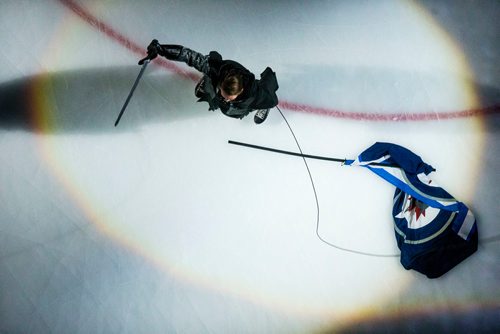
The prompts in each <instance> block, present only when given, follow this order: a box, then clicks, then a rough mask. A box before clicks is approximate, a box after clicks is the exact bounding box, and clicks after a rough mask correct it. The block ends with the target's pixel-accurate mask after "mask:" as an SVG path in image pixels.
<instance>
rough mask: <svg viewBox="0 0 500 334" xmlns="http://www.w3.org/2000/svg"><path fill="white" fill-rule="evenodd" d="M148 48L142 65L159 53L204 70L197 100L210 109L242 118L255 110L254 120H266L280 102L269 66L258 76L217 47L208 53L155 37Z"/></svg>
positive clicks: (256, 121)
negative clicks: (161, 42) (257, 77)
mask: <svg viewBox="0 0 500 334" xmlns="http://www.w3.org/2000/svg"><path fill="white" fill-rule="evenodd" d="M147 52H148V56H147V57H146V58H145V59H143V60H141V61H140V62H139V65H142V64H143V63H144V61H145V60H146V59H154V58H156V57H157V56H158V55H160V56H163V57H165V58H167V59H169V60H173V61H182V62H184V63H186V64H187V65H189V66H191V67H194V68H195V69H197V70H198V71H200V72H201V73H203V77H202V78H201V80H200V81H199V82H198V84H197V85H196V88H195V95H196V97H197V98H198V102H200V101H205V102H207V103H208V105H209V110H217V109H220V110H221V111H222V113H223V114H224V115H226V116H229V117H233V118H239V119H242V118H243V117H245V116H246V115H248V114H249V113H250V112H252V111H256V113H255V115H254V122H255V123H256V124H260V123H262V122H264V121H265V120H266V118H267V115H268V114H269V110H270V109H271V108H273V107H275V106H276V105H277V104H278V97H277V96H276V91H277V90H278V88H279V86H278V81H277V80H276V74H275V73H274V72H273V70H272V69H271V68H269V67H267V68H266V69H265V70H264V72H262V73H261V75H260V80H259V79H255V75H254V74H253V73H251V72H250V71H249V70H247V69H246V68H245V67H244V66H243V65H241V64H239V63H237V62H235V61H233V60H223V59H222V56H221V55H220V54H219V53H218V52H216V51H211V52H210V53H209V54H208V55H206V56H205V55H202V54H201V53H198V52H196V51H194V50H191V49H189V48H186V47H184V46H182V45H175V44H160V43H159V42H158V40H156V39H154V40H153V41H152V42H151V43H150V44H149V46H148V48H147Z"/></svg>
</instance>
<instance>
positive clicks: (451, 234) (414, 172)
mask: <svg viewBox="0 0 500 334" xmlns="http://www.w3.org/2000/svg"><path fill="white" fill-rule="evenodd" d="M346 164H347V165H359V166H363V167H366V168H368V169H369V170H371V171H372V172H374V173H375V174H377V175H378V176H380V177H382V178H383V179H384V180H386V181H388V182H389V183H391V184H393V185H394V186H395V187H396V192H395V194H394V199H393V209H392V215H393V218H394V230H395V235H396V241H397V244H398V247H399V249H400V250H401V264H402V265H403V267H405V268H406V269H414V270H416V271H418V272H420V273H422V274H424V275H426V276H427V277H429V278H436V277H439V276H441V275H443V274H445V273H446V272H448V271H449V270H450V269H451V268H453V267H455V266H456V265H457V264H459V263H460V262H462V261H463V260H464V259H466V258H467V257H468V256H470V255H471V254H473V253H474V252H475V251H476V250H477V245H478V233H477V224H476V220H475V218H474V215H473V214H472V212H471V211H470V210H469V209H468V208H467V206H465V204H463V203H462V202H459V201H457V200H456V199H455V198H454V197H453V196H451V195H450V194H449V193H448V192H446V191H445V190H444V189H443V188H441V187H440V186H438V185H437V184H436V183H435V182H434V181H433V180H432V179H431V178H430V177H429V174H430V173H431V172H433V171H435V169H434V168H433V167H432V166H430V165H428V164H426V163H425V162H424V161H422V159H421V158H420V157H419V156H418V155H416V154H414V153H413V152H411V151H410V150H408V149H406V148H404V147H402V146H399V145H396V144H391V143H375V144H374V145H372V146H371V147H369V148H368V149H366V150H365V151H363V152H362V153H361V154H360V155H359V156H358V158H356V160H348V161H346ZM374 164H375V165H374Z"/></svg>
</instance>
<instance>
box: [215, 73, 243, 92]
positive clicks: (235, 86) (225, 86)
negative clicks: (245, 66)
mask: <svg viewBox="0 0 500 334" xmlns="http://www.w3.org/2000/svg"><path fill="white" fill-rule="evenodd" d="M220 88H221V89H222V90H223V91H224V92H225V93H226V94H228V95H236V94H239V93H241V91H242V90H243V76H242V75H241V73H234V72H229V73H228V74H227V75H226V77H225V78H224V80H222V82H221V84H220Z"/></svg>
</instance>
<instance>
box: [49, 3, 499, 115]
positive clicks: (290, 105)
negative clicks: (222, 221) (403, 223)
mask: <svg viewBox="0 0 500 334" xmlns="http://www.w3.org/2000/svg"><path fill="white" fill-rule="evenodd" d="M59 2H61V3H62V4H63V5H64V6H66V7H67V8H68V9H70V10H71V11H72V12H73V13H75V14H76V15H78V16H79V17H81V18H82V19H83V20H84V21H85V22H87V23H88V24H90V25H91V26H92V27H94V28H95V29H97V30H99V31H100V32H102V33H103V34H105V35H106V36H108V37H109V38H111V39H112V40H114V41H115V42H117V43H119V44H121V45H122V46H124V47H125V48H127V49H128V50H130V51H132V52H133V53H135V54H137V55H138V56H139V57H141V58H142V57H144V56H145V55H146V53H145V47H144V46H140V45H138V44H136V43H134V42H132V41H131V40H130V39H129V38H127V37H126V36H124V35H122V34H121V33H119V32H118V31H116V30H115V29H113V28H112V27H111V26H109V25H108V24H106V23H104V22H103V21H101V20H99V19H97V18H96V17H94V16H93V15H92V14H91V13H89V12H88V11H87V10H86V9H85V8H83V7H82V6H80V5H78V4H77V3H76V2H75V1H74V0H59ZM154 63H155V64H156V65H158V66H161V67H163V68H165V69H167V70H169V71H171V72H174V73H175V74H177V75H180V76H182V77H184V78H187V79H190V80H193V81H197V80H199V78H200V76H199V75H198V74H196V73H193V72H189V71H185V70H183V69H181V68H180V67H179V66H177V65H175V64H174V63H173V62H169V61H167V60H164V59H163V58H156V59H155V60H154ZM279 106H280V107H282V108H285V109H288V110H292V111H298V112H304V113H311V114H318V115H326V116H331V117H337V118H347V119H354V120H366V121H393V122H397V121H431V120H446V119H454V118H464V117H473V116H484V115H489V114H497V113H499V112H500V105H494V106H491V107H487V108H478V109H470V110H462V111H452V112H439V113H438V112H432V113H394V114H380V113H379V114H377V113H375V114H372V113H361V112H346V111H339V110H335V109H329V108H320V107H313V106H309V105H305V104H300V103H294V102H288V101H280V104H279Z"/></svg>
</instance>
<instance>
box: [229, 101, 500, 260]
mask: <svg viewBox="0 0 500 334" xmlns="http://www.w3.org/2000/svg"><path fill="white" fill-rule="evenodd" d="M276 108H277V109H278V111H279V113H280V114H281V117H283V120H284V121H285V123H286V125H287V126H288V129H289V130H290V133H291V134H292V136H293V139H294V140H295V144H296V145H297V148H298V149H299V152H300V153H295V152H290V151H284V150H278V149H275V148H269V147H264V146H258V145H253V144H247V143H242V142H237V141H233V140H228V143H229V144H233V145H239V146H245V147H250V148H255V149H259V150H265V151H270V152H275V153H281V154H287V155H293V156H298V157H301V158H302V160H303V161H304V164H305V166H306V169H307V173H308V174H309V179H310V180H311V186H312V189H313V193H314V199H315V201H316V235H317V237H318V238H319V240H321V241H322V242H324V243H325V244H327V245H329V246H331V247H333V248H336V249H339V250H341V251H345V252H350V253H354V254H360V255H366V256H373V257H399V256H400V255H399V254H376V253H370V252H363V251H358V250H355V249H349V248H345V247H341V246H338V245H335V244H332V243H331V242H329V241H327V240H325V239H323V237H321V235H320V233H319V221H320V209H319V200H318V194H317V192H316V186H315V184H314V180H313V177H312V174H311V170H310V169H309V165H308V164H307V160H306V158H311V159H318V160H327V161H335V162H341V163H345V162H346V159H338V158H329V157H323V156H318V155H310V154H304V153H303V152H302V148H301V147H300V144H299V141H298V140H297V137H296V136H295V133H294V132H293V130H292V127H291V126H290V124H289V123H288V120H287V119H286V117H285V115H283V112H282V111H281V109H280V108H279V107H278V106H276ZM370 165H373V166H385V167H397V166H395V165H390V164H385V163H371V164H370ZM499 240H500V235H494V236H491V237H486V238H483V239H479V241H480V242H483V243H489V242H495V241H499Z"/></svg>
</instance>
